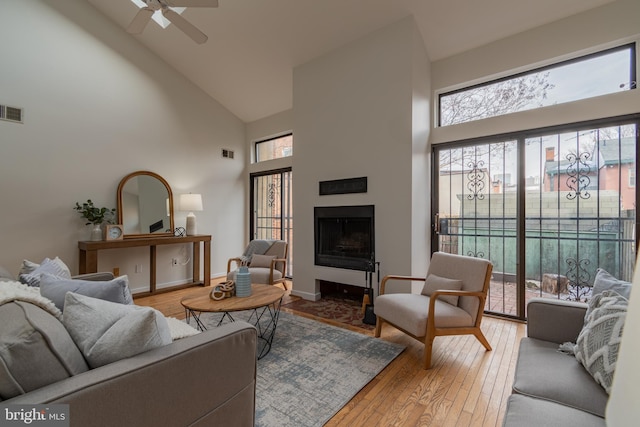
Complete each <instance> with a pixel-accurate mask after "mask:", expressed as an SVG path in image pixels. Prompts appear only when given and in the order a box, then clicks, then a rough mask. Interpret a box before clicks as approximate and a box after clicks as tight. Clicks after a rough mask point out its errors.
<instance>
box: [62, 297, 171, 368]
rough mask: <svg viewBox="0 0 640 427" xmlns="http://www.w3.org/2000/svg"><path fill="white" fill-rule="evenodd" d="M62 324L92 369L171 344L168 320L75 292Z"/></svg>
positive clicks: (147, 309)
mask: <svg viewBox="0 0 640 427" xmlns="http://www.w3.org/2000/svg"><path fill="white" fill-rule="evenodd" d="M62 323H63V324H64V326H65V327H66V328H67V331H69V335H71V338H73V341H74V342H75V343H76V345H77V346H78V348H79V349H80V351H81V352H82V354H83V355H84V357H85V359H86V360H87V363H88V364H89V366H90V367H91V368H97V367H99V366H103V365H106V364H109V363H112V362H115V361H117V360H120V359H126V358H128V357H131V356H135V355H136V354H139V353H143V352H145V351H149V350H152V349H154V348H157V347H162V346H164V345H167V344H170V343H171V342H172V340H171V333H170V331H169V325H168V324H167V320H166V319H165V318H164V316H163V315H162V314H161V313H160V312H159V311H157V310H154V309H153V308H151V307H139V306H136V305H123V304H118V303H114V302H110V301H103V300H100V299H96V298H91V297H88V296H84V295H80V294H75V293H73V292H68V293H67V295H66V296H65V302H64V315H63V317H62Z"/></svg>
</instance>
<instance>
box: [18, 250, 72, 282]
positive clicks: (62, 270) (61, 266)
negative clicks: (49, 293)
mask: <svg viewBox="0 0 640 427" xmlns="http://www.w3.org/2000/svg"><path fill="white" fill-rule="evenodd" d="M45 273H48V274H52V275H54V276H58V277H63V278H65V279H70V278H71V272H70V271H69V267H67V265H66V264H65V263H64V262H62V260H61V259H60V258H58V257H55V258H54V259H49V258H45V259H44V261H42V264H40V265H39V266H37V267H36V268H35V269H34V270H33V271H32V272H30V273H22V274H20V276H19V279H20V282H21V283H24V284H25V285H29V286H40V277H41V276H42V275H43V274H45Z"/></svg>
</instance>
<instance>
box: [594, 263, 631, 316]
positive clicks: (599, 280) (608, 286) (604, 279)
mask: <svg viewBox="0 0 640 427" xmlns="http://www.w3.org/2000/svg"><path fill="white" fill-rule="evenodd" d="M607 290H611V291H616V292H617V293H618V294H620V295H622V296H623V297H625V298H626V299H629V295H631V283H629V282H625V281H623V280H619V279H617V278H615V277H614V276H612V275H611V274H609V272H607V271H606V270H604V269H602V268H599V269H598V270H597V271H596V277H595V278H594V279H593V288H592V290H591V297H592V298H593V297H595V296H596V295H599V294H601V293H602V292H604V291H607ZM590 313H591V306H590V305H589V306H588V307H587V312H586V313H585V315H584V321H585V322H586V321H587V317H589V314H590Z"/></svg>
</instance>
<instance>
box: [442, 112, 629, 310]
mask: <svg viewBox="0 0 640 427" xmlns="http://www.w3.org/2000/svg"><path fill="white" fill-rule="evenodd" d="M637 146H638V119H637V117H634V118H633V119H625V120H619V121H611V122H609V123H607V122H604V121H603V122H598V123H591V124H588V125H582V126H575V127H570V126H567V127H563V128H556V129H546V130H541V131H539V132H526V133H524V132H523V133H522V134H513V135H509V136H508V137H500V138H487V139H482V140H477V141H474V142H466V143H465V142H461V143H453V144H443V145H439V146H436V147H434V159H435V162H434V164H435V168H434V172H435V173H434V183H435V185H434V189H435V193H434V196H435V197H433V202H432V203H433V208H434V210H433V211H434V212H437V213H438V214H437V215H436V217H435V218H434V224H433V229H434V239H433V242H434V248H433V249H434V250H441V251H446V252H450V253H457V254H462V255H468V256H475V257H480V258H485V259H489V260H491V261H492V262H493V265H494V274H493V278H492V281H491V287H490V293H489V298H488V299H487V303H486V307H485V308H486V310H487V311H489V312H493V313H497V314H502V315H506V316H512V317H517V318H525V317H526V313H525V309H526V301H527V300H528V299H530V298H532V297H534V296H536V297H546V298H559V299H566V300H577V301H585V300H587V299H588V298H589V297H590V295H591V288H592V286H593V280H594V277H595V274H596V270H597V269H598V268H603V269H605V270H606V271H608V272H609V273H611V274H612V275H614V276H616V277H618V278H620V279H622V280H627V281H630V280H631V274H632V271H633V266H634V261H635V257H636V248H637V237H636V234H635V227H636V198H637V187H636V183H635V177H636V173H637V162H636V157H637Z"/></svg>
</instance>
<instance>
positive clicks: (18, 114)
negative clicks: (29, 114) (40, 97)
mask: <svg viewBox="0 0 640 427" xmlns="http://www.w3.org/2000/svg"><path fill="white" fill-rule="evenodd" d="M0 120H7V121H9V122H17V123H22V108H17V107H8V106H6V105H0Z"/></svg>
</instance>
